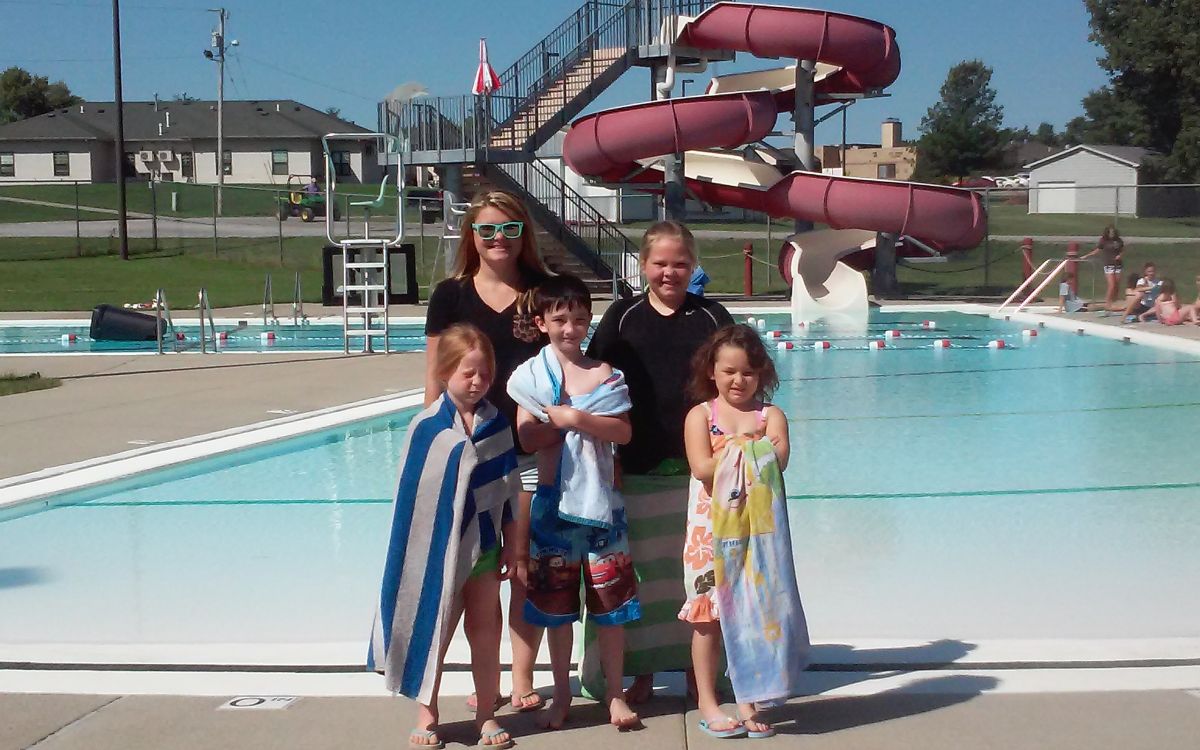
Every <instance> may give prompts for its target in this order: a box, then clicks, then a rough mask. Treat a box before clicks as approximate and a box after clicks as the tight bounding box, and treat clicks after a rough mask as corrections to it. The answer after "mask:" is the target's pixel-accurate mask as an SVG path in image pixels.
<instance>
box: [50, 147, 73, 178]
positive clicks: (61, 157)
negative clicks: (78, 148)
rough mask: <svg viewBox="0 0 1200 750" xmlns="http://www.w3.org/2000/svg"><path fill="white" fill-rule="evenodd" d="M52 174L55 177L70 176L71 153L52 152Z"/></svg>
mask: <svg viewBox="0 0 1200 750" xmlns="http://www.w3.org/2000/svg"><path fill="white" fill-rule="evenodd" d="M54 176H55V177H70V176H71V155H70V154H69V153H67V152H66V151H55V152H54Z"/></svg>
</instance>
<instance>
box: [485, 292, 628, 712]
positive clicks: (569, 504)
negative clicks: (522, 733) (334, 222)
mask: <svg viewBox="0 0 1200 750" xmlns="http://www.w3.org/2000/svg"><path fill="white" fill-rule="evenodd" d="M533 310H534V322H535V323H536V324H537V327H538V329H539V330H541V331H542V332H543V333H544V334H546V335H547V337H549V339H550V344H549V346H547V347H546V348H544V349H542V351H540V352H539V353H538V354H537V355H535V356H534V357H533V358H531V359H529V360H528V361H526V362H525V363H523V364H522V365H520V366H519V367H517V369H516V370H515V371H514V372H513V374H512V377H511V378H509V381H508V393H509V395H510V396H512V398H513V400H514V401H516V402H517V405H518V406H519V408H518V410H517V428H518V434H519V435H520V436H521V438H522V439H524V436H525V433H526V430H527V429H529V428H530V427H533V426H535V425H538V424H539V423H546V424H550V425H552V426H553V427H554V428H555V429H557V430H562V431H563V432H564V433H565V436H564V438H563V441H562V442H561V443H558V444H555V445H552V446H550V447H546V448H542V449H540V450H539V451H538V453H537V470H538V488H537V491H536V492H535V493H534V496H533V502H532V504H531V506H530V517H529V524H528V525H529V563H528V571H524V570H523V569H522V568H521V567H520V566H518V575H526V576H527V587H528V594H527V598H526V600H525V611H524V615H525V620H526V621H527V622H529V623H531V624H534V625H538V626H542V627H545V628H546V629H547V640H548V641H549V645H550V666H551V670H552V671H553V673H554V699H553V701H552V702H551V704H550V708H549V712H548V714H547V716H546V721H545V726H546V728H548V729H560V728H562V726H563V725H564V724H566V722H567V715H568V711H569V710H570V707H571V700H572V695H571V667H572V646H573V640H574V633H573V624H574V623H575V622H577V621H578V620H579V619H580V601H579V599H580V597H579V590H580V585H581V583H582V587H583V591H584V598H585V600H586V603H587V612H588V619H589V620H590V621H591V622H592V623H593V624H594V625H596V626H597V631H598V633H597V635H598V641H599V648H600V654H601V662H602V664H603V669H604V675H605V678H606V684H607V690H606V693H605V695H604V701H605V705H606V707H607V708H608V713H609V717H610V719H609V720H610V722H611V723H612V724H613V725H614V726H616V727H617V728H618V729H630V728H632V727H634V726H636V725H637V724H638V723H639V720H638V715H637V714H636V713H634V712H633V711H632V710H630V708H629V706H628V704H627V703H626V702H625V696H624V693H623V692H622V690H621V670H622V666H623V662H624V658H625V630H624V627H625V624H626V623H628V622H632V621H635V620H637V619H638V618H639V617H640V616H641V607H640V605H639V603H638V598H637V579H636V578H635V577H634V572H633V562H632V560H631V559H630V556H629V542H628V540H627V532H628V524H627V522H626V519H625V503H624V500H623V499H622V497H621V493H620V492H618V491H617V489H616V486H615V485H616V474H615V464H614V459H613V454H614V443H615V444H621V443H627V442H629V438H630V436H631V434H632V428H631V427H630V423H629V415H628V412H629V409H630V408H631V405H630V402H629V389H628V387H627V386H626V385H625V376H624V375H623V374H622V373H621V372H620V371H619V370H614V369H613V368H612V367H611V366H609V365H607V364H605V363H603V362H598V361H596V360H593V359H588V358H587V357H586V356H584V354H583V351H582V349H581V348H580V347H581V346H582V345H583V341H584V339H585V338H587V334H588V328H589V327H590V325H591V322H592V298H591V295H590V294H589V293H588V289H587V286H586V285H585V284H584V283H583V282H582V281H581V280H579V279H578V278H576V277H574V276H569V275H560V276H553V277H551V278H549V279H547V280H545V281H543V282H542V283H541V284H540V285H539V286H538V288H537V290H536V291H535V292H534V302H533ZM480 705H482V703H480Z"/></svg>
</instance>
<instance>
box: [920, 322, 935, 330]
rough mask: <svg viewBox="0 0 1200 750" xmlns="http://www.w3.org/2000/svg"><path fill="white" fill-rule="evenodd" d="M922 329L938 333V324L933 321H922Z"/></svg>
mask: <svg viewBox="0 0 1200 750" xmlns="http://www.w3.org/2000/svg"><path fill="white" fill-rule="evenodd" d="M921 327H922V328H924V329H925V330H926V331H936V330H937V323H936V322H934V321H932V320H923V321H921Z"/></svg>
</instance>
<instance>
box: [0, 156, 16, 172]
mask: <svg viewBox="0 0 1200 750" xmlns="http://www.w3.org/2000/svg"><path fill="white" fill-rule="evenodd" d="M16 176H17V162H16V157H15V156H13V152H12V151H5V152H4V153H0V177H16Z"/></svg>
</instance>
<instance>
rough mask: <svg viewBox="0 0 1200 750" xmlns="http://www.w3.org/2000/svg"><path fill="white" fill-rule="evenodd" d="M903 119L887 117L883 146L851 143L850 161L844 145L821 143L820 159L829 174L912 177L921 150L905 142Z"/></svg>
mask: <svg viewBox="0 0 1200 750" xmlns="http://www.w3.org/2000/svg"><path fill="white" fill-rule="evenodd" d="M902 135H903V134H902V132H901V126H900V121H899V120H884V121H883V127H882V132H881V133H880V142H879V145H874V144H862V143H847V144H846V151H845V153H846V163H845V164H842V147H841V146H821V148H820V149H819V151H818V153H817V158H818V159H819V160H820V162H821V170H822V171H823V172H825V174H834V175H844V176H846V177H871V178H879V179H885V180H908V179H911V178H912V173H913V170H914V169H915V168H916V166H917V150H916V149H915V148H913V147H912V146H906V145H904V139H903V137H902Z"/></svg>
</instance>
